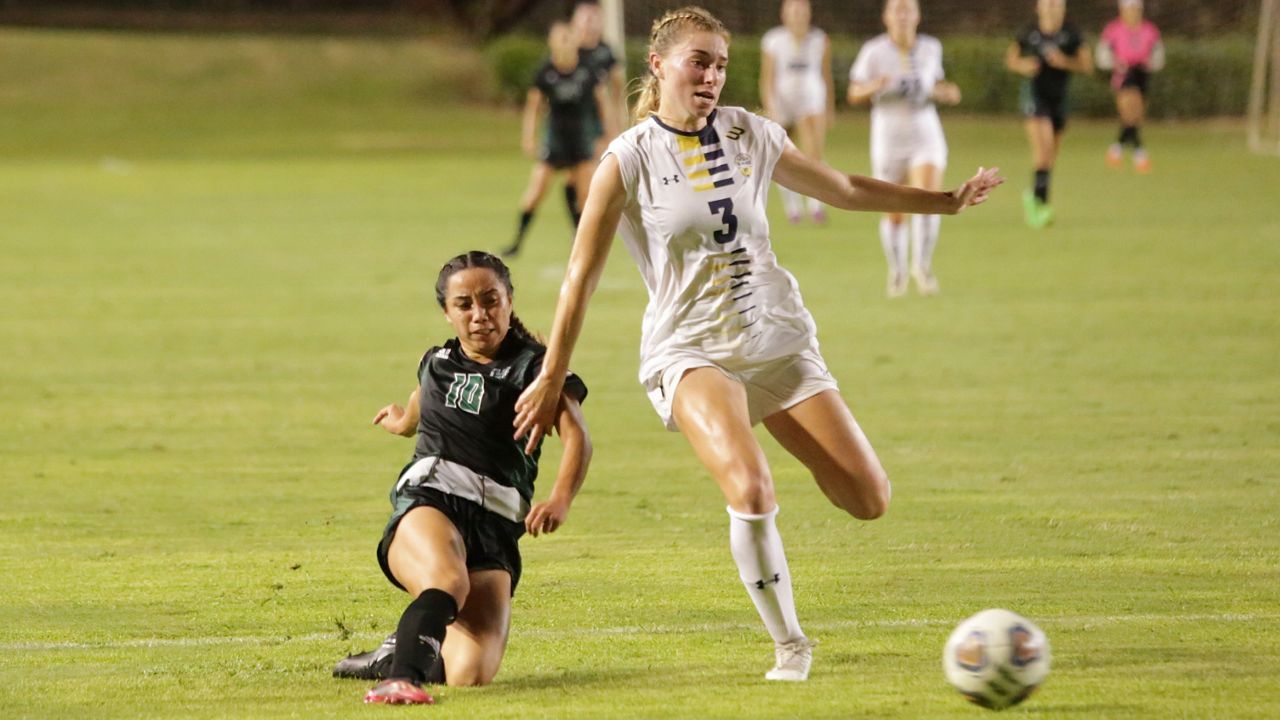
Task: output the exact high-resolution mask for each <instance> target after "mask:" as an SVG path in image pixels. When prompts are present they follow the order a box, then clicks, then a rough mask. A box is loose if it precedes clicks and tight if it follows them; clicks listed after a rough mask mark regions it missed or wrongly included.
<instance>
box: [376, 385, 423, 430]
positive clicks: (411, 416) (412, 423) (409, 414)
mask: <svg viewBox="0 0 1280 720" xmlns="http://www.w3.org/2000/svg"><path fill="white" fill-rule="evenodd" d="M420 389H421V388H414V389H413V392H412V393H410V394H409V401H408V402H407V403H405V406H404V407H400V406H399V405H396V404H395V403H391V404H390V405H388V406H386V407H384V408H382V409H381V410H379V411H378V414H376V415H374V416H373V424H374V425H378V426H380V427H382V429H384V430H386V431H387V432H389V433H391V434H392V435H403V436H405V437H413V435H414V433H416V432H417V431H418V391H419V390H420Z"/></svg>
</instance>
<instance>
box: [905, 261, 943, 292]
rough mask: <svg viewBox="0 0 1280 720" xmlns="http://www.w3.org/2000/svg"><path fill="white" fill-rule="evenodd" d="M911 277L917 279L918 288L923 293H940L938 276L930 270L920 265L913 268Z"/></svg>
mask: <svg viewBox="0 0 1280 720" xmlns="http://www.w3.org/2000/svg"><path fill="white" fill-rule="evenodd" d="M911 279H912V280H915V281H916V290H919V291H920V294H921V295H937V294H938V278H937V277H936V276H934V274H933V273H931V272H929V271H928V270H925V269H924V268H922V267H919V266H916V267H913V268H911Z"/></svg>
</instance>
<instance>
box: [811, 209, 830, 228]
mask: <svg viewBox="0 0 1280 720" xmlns="http://www.w3.org/2000/svg"><path fill="white" fill-rule="evenodd" d="M813 221H814V222H815V223H817V224H819V225H826V224H827V211H826V210H823V209H822V208H818V209H817V210H814V211H813Z"/></svg>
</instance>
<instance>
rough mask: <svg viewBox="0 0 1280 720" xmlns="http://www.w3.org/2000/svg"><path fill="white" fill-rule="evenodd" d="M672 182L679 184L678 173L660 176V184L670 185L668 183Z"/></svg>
mask: <svg viewBox="0 0 1280 720" xmlns="http://www.w3.org/2000/svg"><path fill="white" fill-rule="evenodd" d="M672 183H675V184H679V183H680V176H679V175H672V176H671V177H666V176H663V178H662V184H663V185H670V184H672Z"/></svg>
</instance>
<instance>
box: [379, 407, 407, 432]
mask: <svg viewBox="0 0 1280 720" xmlns="http://www.w3.org/2000/svg"><path fill="white" fill-rule="evenodd" d="M402 419H404V408H402V407H400V406H399V405H397V404H395V403H391V404H390V405H388V406H386V407H384V408H382V409H381V410H379V411H378V414H377V415H374V416H373V424H374V425H380V426H382V427H383V428H384V429H385V430H386V431H387V432H390V433H395V434H397V435H398V434H399V433H400V428H399V426H400V421H401V420H402Z"/></svg>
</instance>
